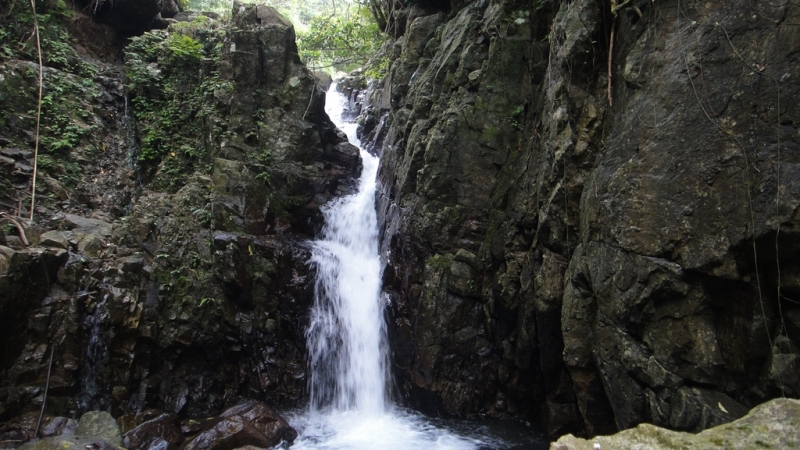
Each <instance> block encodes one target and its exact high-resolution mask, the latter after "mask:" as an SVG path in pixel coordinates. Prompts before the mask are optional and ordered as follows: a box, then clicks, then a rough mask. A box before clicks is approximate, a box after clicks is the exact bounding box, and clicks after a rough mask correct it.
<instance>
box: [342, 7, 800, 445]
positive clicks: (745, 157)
mask: <svg viewBox="0 0 800 450" xmlns="http://www.w3.org/2000/svg"><path fill="white" fill-rule="evenodd" d="M634 3H635V2H634ZM553 7H554V8H555V9H550V8H549V7H543V9H542V10H541V11H539V12H537V14H535V15H533V14H530V13H529V11H526V10H523V9H519V8H517V6H515V5H514V4H511V3H507V2H502V3H500V4H488V3H486V2H471V3H464V4H459V5H457V6H455V5H453V7H452V9H451V10H450V11H449V12H448V15H447V16H443V15H437V14H436V11H435V10H432V11H428V12H427V14H420V11H417V12H413V11H412V10H410V9H409V10H408V11H406V12H405V13H404V14H405V17H406V19H407V24H406V26H405V34H404V35H403V36H402V37H401V38H399V39H397V40H396V41H395V42H394V43H393V44H391V45H388V46H387V47H385V49H384V52H385V53H384V55H385V56H386V57H388V58H389V59H390V60H392V65H391V68H390V70H389V74H388V76H387V77H386V79H385V80H383V81H382V82H380V83H373V84H372V85H370V87H369V88H368V89H366V91H362V92H360V93H355V94H353V96H355V97H358V98H363V99H364V100H363V108H362V117H361V118H360V119H359V120H360V121H361V122H362V123H363V124H364V125H365V126H364V130H366V131H365V137H367V138H369V139H370V140H372V143H373V145H375V148H376V149H377V150H378V152H382V154H383V158H382V162H381V167H380V172H379V177H380V180H381V183H380V186H381V187H380V191H379V196H378V200H377V203H378V211H379V220H380V226H381V229H382V231H381V232H382V235H381V255H382V257H384V258H385V261H386V263H387V265H386V270H385V272H384V276H383V281H384V283H383V286H384V290H385V291H386V295H387V297H388V298H389V299H391V306H390V311H389V313H390V320H389V324H390V325H389V333H390V339H391V341H392V342H391V345H392V348H393V349H395V351H394V355H393V357H394V367H395V379H396V380H398V385H399V390H400V392H401V393H402V395H403V396H404V398H405V399H406V400H407V401H408V402H409V404H411V405H413V406H416V407H418V408H422V409H425V410H428V411H431V412H441V411H444V412H448V413H451V414H459V415H469V414H478V413H488V414H490V415H498V416H504V415H528V416H530V417H538V418H540V419H542V420H543V421H544V422H545V424H546V426H547V429H548V432H549V433H551V434H552V435H558V434H563V433H566V432H578V433H585V434H589V435H594V434H602V433H609V432H613V431H615V430H616V429H620V428H628V427H633V426H636V425H637V424H639V423H642V422H651V423H655V424H657V425H660V426H668V427H672V428H679V429H685V430H694V431H698V430H701V429H705V428H708V427H711V426H715V425H718V424H720V423H723V422H726V421H730V420H733V419H735V418H736V417H739V416H740V415H741V414H742V413H743V411H744V410H745V408H747V407H752V406H753V405H755V404H757V403H760V402H763V401H766V400H769V399H770V398H773V397H775V396H779V395H788V396H797V395H800V384H798V383H800V377H799V376H797V375H795V374H796V373H797V370H796V368H797V365H796V364H797V363H798V361H799V360H800V359H799V357H800V355H799V354H798V351H799V349H800V345H798V341H797V338H798V335H799V334H800V332H798V327H797V325H796V322H797V321H796V320H795V319H796V318H795V316H796V315H797V314H795V313H796V312H797V311H798V309H797V308H796V304H795V303H796V302H795V300H796V299H795V298H794V297H795V296H796V295H797V292H800V288H797V287H796V286H800V283H796V281H797V280H798V279H800V278H798V277H797V276H796V272H797V271H796V268H795V266H796V263H795V261H796V256H797V254H798V249H800V234H798V233H797V230H796V219H797V217H796V216H797V210H798V205H800V194H798V193H799V192H800V191H798V190H797V189H796V185H797V184H798V181H797V180H798V174H797V173H795V172H796V170H795V165H796V164H795V163H796V161H795V158H794V156H789V155H790V154H792V155H793V153H791V150H789V149H793V148H795V147H796V146H797V134H796V121H795V119H794V117H795V116H796V115H797V111H795V109H792V108H788V109H785V110H783V112H780V113H778V112H777V110H776V109H775V108H777V104H778V102H779V101H778V100H779V99H778V97H779V95H780V97H781V98H783V99H785V97H784V94H785V92H787V91H792V90H794V89H795V88H796V84H797V83H800V81H798V80H795V79H794V76H793V75H792V69H791V68H792V67H793V65H794V63H795V61H794V57H786V55H787V54H789V53H787V49H788V48H789V47H787V45H791V44H789V42H795V41H796V40H797V39H798V36H800V35H797V33H795V32H794V31H790V30H789V29H788V28H787V26H786V24H785V23H784V22H782V21H778V22H771V21H769V20H767V19H764V18H763V17H760V16H758V15H755V16H747V15H742V14H740V11H741V10H740V8H741V4H740V3H736V2H734V3H719V4H714V5H712V4H707V5H705V6H703V7H700V6H696V7H691V8H690V11H689V12H688V13H687V15H679V14H667V15H666V16H662V17H663V18H664V19H665V21H659V20H657V19H655V18H654V17H655V14H656V10H658V11H662V12H663V11H665V9H663V8H675V10H678V9H679V8H678V6H677V3H674V2H673V3H668V4H664V3H661V4H659V6H658V8H656V7H654V6H653V4H652V3H650V4H648V3H646V2H639V3H636V4H635V5H633V6H628V7H626V8H624V9H623V10H622V11H620V14H619V16H618V18H617V19H615V20H616V27H617V28H616V31H617V34H616V36H617V39H616V43H615V47H614V55H613V56H612V58H611V60H612V71H613V73H612V75H613V78H612V97H613V105H609V102H608V100H607V89H606V82H607V70H608V68H607V65H606V62H607V61H608V54H607V49H608V47H607V42H608V30H609V28H610V25H611V22H610V20H611V17H610V16H609V15H608V12H607V10H606V9H605V8H602V7H600V6H598V4H597V3H595V2H590V1H575V2H562V3H559V4H557V5H555V4H554V5H553ZM774 12H775V13H776V14H779V15H780V16H781V17H787V18H788V17H798V15H800V8H796V7H789V6H788V5H787V6H785V7H784V6H779V7H776V10H775V11H774ZM639 13H641V14H639ZM660 27H666V28H664V29H663V30H669V32H668V33H667V35H669V36H672V38H669V39H667V38H665V36H667V35H664V34H660V32H659V33H655V32H654V30H656V29H660V30H662V28H660ZM663 30H662V31H663ZM772 32H779V33H783V34H784V36H787V37H786V38H785V39H784V38H781V39H777V38H775V37H774V36H775V35H773V34H771V33H772ZM698 36H703V38H702V39H700V38H698ZM768 36H769V37H768ZM788 36H791V37H790V38H789V37H788ZM756 42H758V43H759V44H756ZM755 45H758V46H759V49H760V50H755V47H754V46H755ZM734 49H735V50H734ZM757 51H761V52H764V53H763V54H764V55H765V56H764V59H765V60H769V61H770V65H769V66H767V65H765V64H763V63H761V62H759V63H758V64H759V65H758V66H755V65H747V64H745V65H743V61H742V59H741V58H740V57H739V56H737V55H744V54H748V53H747V52H757ZM687 55H691V58H689V56H687ZM687 58H689V59H687ZM745 59H746V58H745ZM523 67H524V68H525V69H524V71H522V70H521V68H523ZM742 71H744V72H743V73H745V74H746V75H743V76H742V75H741V73H742ZM523 72H524V73H523ZM355 79H358V76H355V77H354V80H355ZM363 86H365V84H364V85H362V87H361V88H360V89H364V87H363ZM762 94H763V95H762ZM698 99H699V100H698ZM780 103H781V104H784V102H783V101H781V102H780ZM756 111H771V113H766V112H756ZM368 123H369V124H370V125H369V127H367V126H366V124H368ZM709 129H711V130H715V131H713V133H712V134H709V132H708V130H709ZM744 136H747V139H751V138H752V140H751V141H747V140H746V139H745V138H744ZM776 199H777V201H776ZM459 254H461V256H460V257H459ZM468 255H473V256H469V257H468ZM778 291H780V293H778ZM443 316H446V317H447V318H448V320H447V321H446V322H443V319H442V317H443ZM478 356H480V357H478ZM790 368H794V369H790ZM701 386H702V387H701ZM467 392H469V394H467ZM534 405H536V407H533V406H534ZM538 405H541V407H538ZM719 405H722V407H723V408H724V410H723V409H720V408H719Z"/></svg>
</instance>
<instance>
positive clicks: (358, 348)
mask: <svg viewBox="0 0 800 450" xmlns="http://www.w3.org/2000/svg"><path fill="white" fill-rule="evenodd" d="M328 98H329V99H330V100H332V101H330V100H329V101H328V104H327V105H326V109H327V112H328V114H329V115H331V116H334V117H337V113H338V114H340V111H341V110H342V109H343V107H344V105H343V103H344V101H345V100H344V97H343V96H341V95H330V96H329V97H328ZM338 125H339V126H340V127H344V128H347V130H346V131H349V133H348V137H349V139H350V141H351V143H353V144H354V145H358V142H357V141H356V140H355V139H356V138H355V136H354V131H355V130H354V124H338ZM361 159H362V164H363V169H362V172H361V179H360V180H359V183H358V190H357V192H356V193H355V194H352V195H348V196H346V197H341V198H339V199H336V200H334V201H332V202H330V203H328V204H327V205H325V206H324V207H323V209H322V213H323V215H324V218H325V226H324V228H323V230H322V233H321V235H320V238H319V239H318V240H316V241H314V243H313V256H312V257H311V263H312V264H313V265H314V266H315V268H316V272H317V279H316V284H315V294H314V306H313V308H312V311H311V320H310V325H309V327H308V330H307V332H306V338H307V342H308V347H309V353H310V355H309V356H310V359H311V368H312V375H311V382H310V391H311V407H312V408H314V409H317V410H324V409H334V410H341V411H346V410H359V411H369V412H372V413H381V412H384V411H385V409H386V383H387V371H386V360H387V354H386V348H387V346H386V328H385V326H384V321H383V305H382V304H381V302H380V259H379V258H378V219H377V215H376V213H375V177H376V175H377V171H378V158H376V157H374V156H372V155H370V154H369V153H367V152H366V151H364V150H361Z"/></svg>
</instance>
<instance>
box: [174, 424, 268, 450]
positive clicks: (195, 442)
mask: <svg viewBox="0 0 800 450" xmlns="http://www.w3.org/2000/svg"><path fill="white" fill-rule="evenodd" d="M279 442H280V439H275V438H274V437H273V438H270V437H267V436H265V435H264V434H263V433H262V432H261V431H259V430H258V429H257V428H256V427H255V426H254V425H253V424H252V423H251V422H250V421H249V420H247V419H245V418H244V417H242V416H232V417H227V418H221V419H220V420H219V421H218V422H217V423H215V424H214V425H213V426H211V427H209V428H207V429H205V430H204V431H201V432H200V433H199V434H198V435H196V436H194V437H193V438H191V439H189V440H188V441H186V443H185V444H184V445H183V446H182V447H181V450H233V449H235V448H239V447H244V446H248V445H252V446H254V447H259V448H269V447H272V446H274V445H277V444H278V443H279Z"/></svg>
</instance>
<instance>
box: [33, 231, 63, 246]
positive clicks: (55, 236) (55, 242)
mask: <svg viewBox="0 0 800 450" xmlns="http://www.w3.org/2000/svg"><path fill="white" fill-rule="evenodd" d="M39 245H41V246H42V247H57V248H63V249H64V250H67V249H69V239H68V238H67V235H66V233H64V232H63V231H47V232H45V233H43V234H42V235H41V237H40V238H39Z"/></svg>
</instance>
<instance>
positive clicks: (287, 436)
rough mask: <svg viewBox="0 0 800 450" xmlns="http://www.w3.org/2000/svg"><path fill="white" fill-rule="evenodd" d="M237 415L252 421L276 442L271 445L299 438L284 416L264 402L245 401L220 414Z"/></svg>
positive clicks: (226, 415)
mask: <svg viewBox="0 0 800 450" xmlns="http://www.w3.org/2000/svg"><path fill="white" fill-rule="evenodd" d="M237 416H238V417H242V418H243V419H245V420H248V421H250V423H252V424H253V426H255V427H256V429H258V431H260V432H262V433H263V434H264V435H265V436H267V437H268V438H269V439H270V441H271V442H274V443H273V444H271V445H276V444H277V443H279V442H281V441H284V442H288V443H292V442H294V440H295V438H297V431H295V429H294V428H292V427H291V426H290V425H289V423H288V422H286V420H284V418H283V417H281V416H279V415H278V414H277V413H276V412H275V411H273V410H272V409H271V408H270V407H269V406H267V405H265V404H264V403H262V402H257V401H255V400H250V401H245V402H242V403H240V404H238V405H236V406H233V407H231V408H229V409H227V410H225V412H223V413H222V414H221V415H220V417H237Z"/></svg>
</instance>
